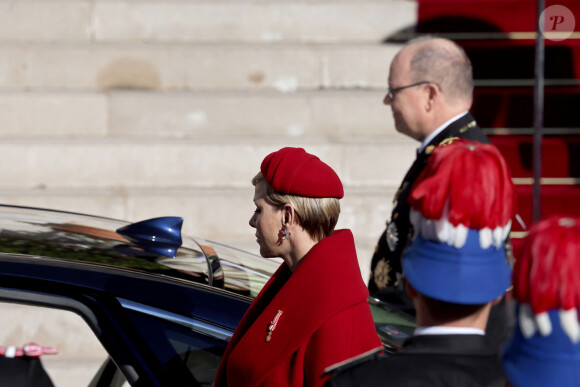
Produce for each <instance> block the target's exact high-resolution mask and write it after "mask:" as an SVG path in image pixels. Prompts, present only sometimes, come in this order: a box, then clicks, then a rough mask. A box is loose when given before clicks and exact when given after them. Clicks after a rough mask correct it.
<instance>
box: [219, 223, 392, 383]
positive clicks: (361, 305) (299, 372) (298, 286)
mask: <svg viewBox="0 0 580 387" xmlns="http://www.w3.org/2000/svg"><path fill="white" fill-rule="evenodd" d="M367 297H368V290H367V288H366V286H365V283H364V281H363V280H362V277H361V274H360V269H359V266H358V261H357V258H356V252H355V248H354V240H353V236H352V233H351V232H350V231H349V230H340V231H336V232H335V233H334V234H333V235H332V236H329V237H326V238H324V239H322V240H321V241H320V242H319V243H318V244H316V245H315V246H314V247H313V248H312V250H311V251H310V252H309V253H308V254H307V255H306V256H305V257H304V258H303V259H302V261H301V263H300V264H299V265H298V267H297V269H296V270H295V272H294V273H292V272H291V271H290V269H289V268H288V266H287V265H286V264H285V263H284V264H282V265H281V266H280V268H279V269H278V270H277V271H276V273H274V275H273V276H272V278H271V279H270V280H269V281H268V283H267V284H266V285H265V286H264V288H263V289H262V291H261V292H260V294H258V297H257V298H256V299H255V301H254V303H253V304H252V305H251V306H250V308H249V309H248V311H247V312H246V314H245V315H244V317H243V318H242V321H241V322H240V324H239V326H238V328H237V329H236V332H235V333H234V335H233V337H232V339H231V341H230V343H229V344H228V347H227V348H226V351H225V353H224V356H223V358H222V361H221V363H220V367H219V369H218V373H217V379H216V383H215V385H216V386H226V385H227V386H233V387H236V386H322V385H323V384H324V381H325V379H323V377H322V374H323V371H324V369H325V368H326V367H328V366H330V365H332V364H335V363H337V362H340V361H343V360H345V359H348V358H350V357H352V356H356V355H358V354H361V353H363V352H365V351H368V350H369V349H372V348H376V347H380V346H381V342H380V340H379V338H378V336H377V334H376V331H375V328H374V323H373V320H372V316H371V313H370V308H369V306H368V303H367V300H366V299H367ZM268 340H269V341H268Z"/></svg>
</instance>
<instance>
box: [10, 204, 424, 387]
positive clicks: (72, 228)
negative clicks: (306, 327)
mask: <svg viewBox="0 0 580 387" xmlns="http://www.w3.org/2000/svg"><path fill="white" fill-rule="evenodd" d="M181 221H182V220H181V219H180V218H162V219H160V218H158V219H153V220H149V221H145V222H139V223H137V224H129V223H128V222H123V221H118V220H113V219H108V218H101V217H94V216H89V215H83V214H76V213H68V212H59V211H50V210H41V209H33V208H23V207H12V206H0V302H2V303H10V304H23V305H31V306H36V307H43V309H44V308H49V309H56V310H64V311H69V312H73V313H75V314H76V315H78V316H80V317H81V318H82V319H83V320H84V322H85V323H86V324H87V325H88V326H89V327H90V330H91V331H92V333H94V336H95V337H96V339H98V341H99V342H100V344H101V345H102V347H103V348H104V350H105V351H106V354H107V355H108V359H107V360H106V361H105V362H104V363H103V364H102V366H101V368H100V369H99V370H98V371H97V372H96V373H95V374H94V375H91V378H89V379H88V380H86V381H84V383H85V384H88V385H90V386H125V385H128V384H129V385H132V386H212V385H213V380H214V376H215V373H216V371H217V366H218V364H219V361H220V358H221V355H222V353H223V351H224V349H225V347H226V344H227V342H228V340H229V338H230V337H231V335H232V333H233V331H234V330H235V328H236V325H237V324H238V322H239V320H240V319H241V317H242V316H243V314H244V312H245V311H246V309H247V308H248V306H249V305H250V303H251V302H252V299H253V298H254V297H255V296H256V295H257V294H258V292H259V291H260V289H261V288H262V287H263V286H264V284H265V283H266V281H267V280H268V279H269V277H270V276H271V274H272V273H273V272H274V271H275V270H276V268H277V267H278V265H279V264H278V263H276V262H274V261H272V260H267V259H263V258H261V257H259V256H256V255H253V254H249V253H246V252H243V251H241V250H238V249H235V248H232V247H228V246H225V245H222V244H220V243H216V242H210V241H207V240H203V239H198V238H195V239H194V238H191V237H186V236H183V235H181V233H180V228H181ZM369 302H370V304H371V309H372V311H373V317H374V318H375V323H376V327H377V333H378V334H379V336H380V337H381V340H382V341H383V343H384V345H385V348H386V350H387V351H393V350H396V349H397V348H398V346H399V345H400V344H401V342H402V341H403V340H404V338H405V337H407V335H409V334H410V333H411V332H412V329H413V325H414V324H413V321H412V318H410V317H409V316H408V315H406V314H405V313H403V312H400V311H398V310H397V308H394V307H390V306H389V305H387V304H385V303H382V302H379V301H377V300H374V299H369ZM49 323H50V322H49V321H48V320H47V324H49ZM49 328H50V327H46V329H49ZM2 329H8V327H3V328H0V332H1V331H2ZM31 339H34V338H31ZM2 344H3V343H0V349H1V345H2ZM47 344H50V343H47ZM57 356H58V355H57ZM36 360H38V359H36ZM1 364H2V363H0V366H1ZM14 369H16V368H14ZM1 378H2V376H1V375H0V379H1ZM91 379H92V380H91ZM0 384H1V385H5V384H4V383H2V380H0Z"/></svg>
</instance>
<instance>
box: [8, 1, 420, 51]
mask: <svg viewBox="0 0 580 387" xmlns="http://www.w3.org/2000/svg"><path fill="white" fill-rule="evenodd" d="M416 15H417V4H416V2H414V1H409V0H357V1H343V0H334V1H316V2H310V1H286V0H283V1H242V0H235V1H232V0H227V1H208V0H196V1H183V0H173V1H171V0H154V1H151V0H123V1H122V0H116V1H98V2H88V1H73V0H47V1H26V2H10V3H9V4H8V3H7V4H5V5H2V6H1V7H0V41H3V42H28V41H35V42H63V41H64V42H83V43H89V42H125V41H131V42H133V41H140V42H146V43H159V42H162V43H167V42H208V41H209V42H215V41H220V42H261V43H269V42H279V41H285V42H333V43H336V42H338V43H340V42H348V41H350V42H369V41H370V42H381V41H382V40H384V39H385V38H387V37H388V36H390V35H391V34H393V33H394V32H396V31H398V30H401V29H404V28H407V27H409V26H411V25H414V23H415V22H416Z"/></svg>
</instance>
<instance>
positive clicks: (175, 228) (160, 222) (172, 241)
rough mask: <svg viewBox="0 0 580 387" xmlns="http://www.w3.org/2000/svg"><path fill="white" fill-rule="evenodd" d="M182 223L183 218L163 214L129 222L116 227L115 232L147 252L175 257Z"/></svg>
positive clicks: (179, 244)
mask: <svg viewBox="0 0 580 387" xmlns="http://www.w3.org/2000/svg"><path fill="white" fill-rule="evenodd" d="M182 225H183V218H181V217H177V216H164V217H160V218H153V219H147V220H143V221H140V222H136V223H131V224H129V225H127V226H123V227H121V228H119V229H117V233H118V234H120V235H122V236H124V237H125V238H127V239H128V240H129V241H131V242H133V243H135V244H136V245H138V246H139V247H141V248H142V249H144V250H146V251H148V252H152V253H155V254H159V255H163V256H166V257H169V258H175V255H176V253H177V249H178V248H179V247H180V246H181V244H182V243H183V242H182V240H181V226H182Z"/></svg>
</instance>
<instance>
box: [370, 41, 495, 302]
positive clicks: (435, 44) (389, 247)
mask: <svg viewBox="0 0 580 387" xmlns="http://www.w3.org/2000/svg"><path fill="white" fill-rule="evenodd" d="M472 94H473V76H472V69H471V62H470V60H469V58H468V57H467V55H466V54H465V52H464V51H463V49H462V48H461V47H459V46H458V45H456V44H455V43H453V42H452V41H450V40H447V39H441V38H433V37H426V38H418V39H414V40H411V41H410V42H409V43H408V44H407V45H406V46H405V47H403V48H402V49H401V50H400V51H399V53H398V54H397V55H396V56H395V58H394V59H393V61H392V63H391V68H390V73H389V92H388V93H387V95H386V96H385V99H384V104H385V105H389V106H390V107H391V110H392V113H393V118H394V120H395V128H396V129H397V131H398V132H400V133H402V134H405V135H407V136H409V137H411V138H414V139H415V140H417V141H420V142H421V146H420V147H419V149H418V151H417V158H416V160H415V162H414V163H413V165H412V166H411V168H410V169H409V170H408V172H407V174H406V175H405V178H404V179H403V182H402V183H401V186H400V187H399V190H398V191H397V193H396V195H395V198H394V201H393V204H394V209H393V211H392V213H391V218H390V220H389V221H388V222H387V228H386V230H385V231H384V232H383V234H382V235H381V237H380V239H379V242H378V245H377V247H376V251H375V254H374V256H373V258H372V262H371V275H370V279H369V285H368V286H369V292H370V293H371V295H376V293H377V292H378V291H381V290H385V289H386V290H387V291H386V292H383V295H385V296H386V295H387V294H389V292H388V291H389V289H397V288H398V289H400V288H401V286H402V281H401V278H402V268H401V254H402V252H403V250H404V248H405V247H406V245H407V240H408V236H409V234H410V233H412V230H411V228H410V223H409V205H408V203H407V197H408V195H409V190H410V188H411V186H412V185H413V182H414V181H415V179H416V178H417V176H419V174H420V173H421V171H422V170H423V169H424V168H425V165H426V164H427V160H428V158H429V156H430V154H431V153H432V152H433V149H434V148H435V147H436V146H438V145H440V144H444V143H445V142H447V141H449V140H450V139H453V138H457V137H461V138H466V139H468V140H473V141H479V142H483V143H489V140H488V138H487V137H486V135H485V134H484V133H483V132H482V131H481V129H480V128H479V127H478V126H477V124H476V123H475V120H474V119H473V117H472V116H471V114H470V113H469V109H470V107H471V104H472ZM378 296H379V298H382V297H380V294H379V295H378Z"/></svg>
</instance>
